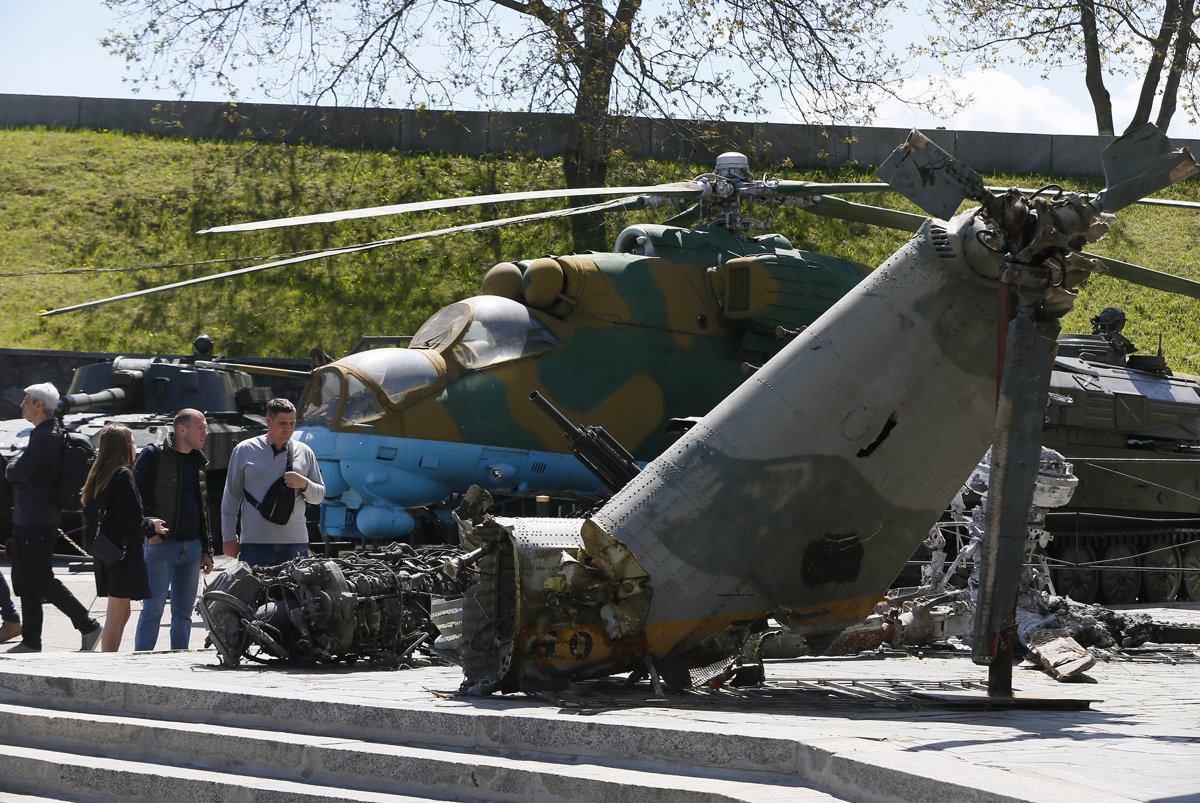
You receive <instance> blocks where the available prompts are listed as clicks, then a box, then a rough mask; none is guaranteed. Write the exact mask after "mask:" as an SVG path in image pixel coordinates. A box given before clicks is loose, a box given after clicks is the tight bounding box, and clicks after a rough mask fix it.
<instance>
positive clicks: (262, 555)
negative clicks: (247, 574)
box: [238, 544, 308, 566]
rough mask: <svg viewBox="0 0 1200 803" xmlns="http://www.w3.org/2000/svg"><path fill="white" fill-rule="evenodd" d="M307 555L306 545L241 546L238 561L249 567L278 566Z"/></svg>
mask: <svg viewBox="0 0 1200 803" xmlns="http://www.w3.org/2000/svg"><path fill="white" fill-rule="evenodd" d="M307 554H308V544H242V551H241V552H239V553H238V560H240V561H242V562H243V563H246V564H249V565H250V566H278V565H279V564H281V563H287V562H288V561H289V560H292V559H293V558H298V557H300V556H301V555H307Z"/></svg>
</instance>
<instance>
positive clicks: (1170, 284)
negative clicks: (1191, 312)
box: [1084, 253, 1200, 298]
mask: <svg viewBox="0 0 1200 803" xmlns="http://www.w3.org/2000/svg"><path fill="white" fill-rule="evenodd" d="M1084 256H1085V257H1087V258H1088V259H1093V260H1096V261H1098V262H1101V263H1103V264H1104V267H1105V270H1100V271H1097V273H1102V274H1106V275H1108V276H1113V277H1115V278H1117V279H1124V280H1125V281H1127V282H1133V283H1134V284H1140V285H1142V286H1143V287H1151V288H1153V289H1155V290H1162V291H1164V292H1167V293H1178V294H1179V295H1183V296H1188V297H1189V298H1200V282H1196V281H1193V280H1191V279H1185V278H1183V277H1182V276H1173V275H1171V274H1170V273H1163V272H1161V271H1157V270H1151V269H1150V268H1143V267H1142V266H1141V265H1134V264H1131V263H1129V262H1122V261H1121V260H1119V259H1113V258H1111V257H1102V256H1099V255H1097V254H1088V253H1085V254H1084Z"/></svg>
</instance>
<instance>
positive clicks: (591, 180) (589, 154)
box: [563, 93, 609, 251]
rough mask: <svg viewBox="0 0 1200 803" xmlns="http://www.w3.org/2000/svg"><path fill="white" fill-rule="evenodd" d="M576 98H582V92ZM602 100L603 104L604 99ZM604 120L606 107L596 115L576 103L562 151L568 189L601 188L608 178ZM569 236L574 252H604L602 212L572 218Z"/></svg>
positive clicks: (591, 106)
mask: <svg viewBox="0 0 1200 803" xmlns="http://www.w3.org/2000/svg"><path fill="white" fill-rule="evenodd" d="M580 95H581V98H582V93H580ZM605 100H606V102H607V96H606V98H605ZM606 105H607V103H606ZM607 117H608V110H607V108H605V109H604V110H603V112H601V113H597V110H596V109H595V106H594V104H591V103H584V102H583V101H582V99H581V100H580V101H578V102H576V104H575V114H574V115H573V116H572V117H571V124H570V129H569V131H568V134H567V148H566V150H565V151H564V152H563V174H564V175H565V177H566V181H567V186H568V187H572V188H575V187H602V186H604V182H605V181H606V180H607V179H608V159H607V155H608V139H609V137H608V121H607ZM581 200H582V199H581ZM571 234H572V237H573V240H574V243H575V250H576V251H602V250H604V247H605V244H606V243H605V234H606V231H605V221H604V213H603V212H594V213H592V214H587V215H576V216H575V217H572V218H571Z"/></svg>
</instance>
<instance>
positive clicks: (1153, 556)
mask: <svg viewBox="0 0 1200 803" xmlns="http://www.w3.org/2000/svg"><path fill="white" fill-rule="evenodd" d="M1179 563H1180V561H1179V550H1178V549H1176V548H1175V547H1173V546H1171V545H1170V544H1168V543H1166V542H1163V541H1157V542H1155V543H1152V544H1151V545H1150V549H1149V551H1147V553H1146V555H1145V557H1143V558H1142V565H1143V566H1145V567H1146V568H1147V569H1157V570H1158V571H1153V572H1143V573H1142V602H1170V601H1172V600H1173V599H1175V597H1176V595H1178V594H1179V581H1180V580H1181V579H1182V577H1183V572H1181V571H1179Z"/></svg>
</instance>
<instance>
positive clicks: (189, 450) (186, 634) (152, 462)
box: [133, 408, 213, 650]
mask: <svg viewBox="0 0 1200 803" xmlns="http://www.w3.org/2000/svg"><path fill="white" fill-rule="evenodd" d="M207 436H208V422H207V421H206V420H205V419H204V413H202V412H200V411H199V410H193V409H191V408H185V409H183V410H180V411H179V412H178V413H176V414H175V424H174V428H173V430H172V432H171V434H170V435H169V436H167V440H166V443H164V444H162V445H157V444H153V443H152V444H150V445H149V446H147V447H145V448H144V449H142V451H141V452H140V453H139V454H138V456H137V460H136V461H134V464H133V479H134V480H135V481H136V482H137V488H138V493H140V494H141V495H142V505H143V508H144V510H145V512H146V513H148V514H151V515H153V516H157V517H159V518H161V519H163V520H164V521H165V522H166V523H167V529H168V531H169V533H170V535H168V536H165V537H164V536H159V535H156V534H154V533H151V537H150V538H149V539H148V540H147V541H146V568H147V570H148V571H149V573H150V596H149V597H147V598H146V601H145V602H144V603H143V604H142V613H141V616H139V617H138V622H137V628H136V629H135V630H134V633H133V648H134V649H135V650H153V649H154V648H155V646H156V645H157V643H158V630H159V627H160V625H161V623H162V615H163V608H164V607H166V604H167V596H168V592H169V594H170V598H171V649H173V650H186V649H187V648H188V642H189V640H190V639H191V635H192V609H193V608H194V607H195V605H196V592H197V590H198V586H199V584H200V572H201V571H203V572H204V573H205V574H208V573H209V572H211V571H212V568H213V558H212V542H211V535H210V531H209V524H208V487H207V485H206V483H205V474H204V470H205V468H206V467H207V466H208V458H207V457H205V455H204V452H203V451H202V450H203V448H204V440H205V438H206V437H207Z"/></svg>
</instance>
